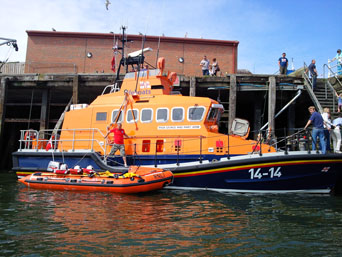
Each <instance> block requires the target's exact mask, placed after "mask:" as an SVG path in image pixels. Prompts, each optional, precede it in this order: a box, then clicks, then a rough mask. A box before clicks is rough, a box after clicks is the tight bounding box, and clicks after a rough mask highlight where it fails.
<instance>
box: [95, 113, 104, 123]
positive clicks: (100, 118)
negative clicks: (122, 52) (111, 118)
mask: <svg viewBox="0 0 342 257" xmlns="http://www.w3.org/2000/svg"><path fill="white" fill-rule="evenodd" d="M106 120H107V113H106V112H97V113H96V121H106Z"/></svg>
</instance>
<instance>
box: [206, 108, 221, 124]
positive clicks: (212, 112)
mask: <svg viewBox="0 0 342 257" xmlns="http://www.w3.org/2000/svg"><path fill="white" fill-rule="evenodd" d="M219 113H220V109H218V108H211V109H210V112H209V114H208V121H215V119H216V118H218V115H219Z"/></svg>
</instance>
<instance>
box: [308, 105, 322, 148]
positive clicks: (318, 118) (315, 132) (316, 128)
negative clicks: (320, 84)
mask: <svg viewBox="0 0 342 257" xmlns="http://www.w3.org/2000/svg"><path fill="white" fill-rule="evenodd" d="M308 110H309V112H310V114H311V117H310V119H309V120H308V122H307V123H306V125H305V127H304V129H305V130H306V129H307V127H308V126H309V125H310V124H311V123H312V125H313V129H312V150H316V143H317V137H319V143H320V145H321V149H322V153H323V154H326V152H327V147H326V144H325V139H324V127H323V123H324V122H323V118H322V115H321V114H320V113H318V112H316V109H315V107H314V106H310V107H309V108H308Z"/></svg>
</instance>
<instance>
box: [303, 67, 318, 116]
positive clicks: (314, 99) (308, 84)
mask: <svg viewBox="0 0 342 257" xmlns="http://www.w3.org/2000/svg"><path fill="white" fill-rule="evenodd" d="M306 70H307V65H306V63H305V62H304V70H303V72H302V76H303V78H304V86H305V87H306V90H307V91H308V92H309V96H310V98H311V100H312V102H313V103H314V105H315V106H316V108H317V110H318V111H319V112H320V113H322V112H323V108H322V106H321V104H320V102H319V101H318V99H317V97H316V95H315V93H314V91H313V90H312V87H313V85H312V82H311V80H310V78H309V76H308V74H307V73H306Z"/></svg>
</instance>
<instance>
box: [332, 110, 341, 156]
mask: <svg viewBox="0 0 342 257" xmlns="http://www.w3.org/2000/svg"><path fill="white" fill-rule="evenodd" d="M332 124H333V127H335V128H334V129H333V130H332V132H331V137H332V140H333V146H334V152H335V153H341V130H340V129H341V127H342V114H341V113H340V114H339V115H338V118H336V119H334V120H333V123H332Z"/></svg>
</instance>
